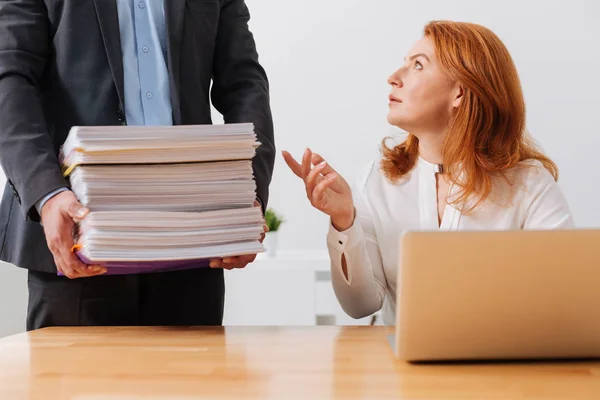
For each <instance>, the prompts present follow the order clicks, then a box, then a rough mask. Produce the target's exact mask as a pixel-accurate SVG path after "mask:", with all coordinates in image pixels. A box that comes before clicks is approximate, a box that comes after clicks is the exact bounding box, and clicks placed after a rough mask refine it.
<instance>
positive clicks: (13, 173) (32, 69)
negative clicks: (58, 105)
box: [0, 0, 68, 221]
mask: <svg viewBox="0 0 600 400" xmlns="http://www.w3.org/2000/svg"><path fill="white" fill-rule="evenodd" d="M0 38H1V40H0V163H1V165H2V169H3V170H4V173H5V174H6V177H7V179H8V183H9V185H10V186H11V187H12V189H13V193H14V194H15V197H16V199H17V200H18V201H19V203H20V206H21V210H22V212H23V216H24V217H25V218H27V219H29V220H33V221H39V214H38V212H37V210H36V208H35V204H36V203H37V202H38V201H39V200H40V199H42V198H43V197H44V196H45V195H47V194H48V193H50V192H52V191H54V190H56V189H58V188H60V187H64V186H68V183H67V182H66V180H65V179H64V178H63V176H62V173H61V169H60V164H59V162H58V157H57V154H56V152H55V150H54V146H53V144H52V138H51V137H50V135H49V133H48V130H47V127H46V123H45V119H44V112H43V109H42V101H41V95H40V93H41V90H42V87H43V84H42V82H43V79H44V73H45V70H46V66H47V61H48V58H49V54H50V45H49V43H50V37H49V24H48V17H47V11H46V8H45V6H44V2H43V1H42V0H12V1H8V0H0Z"/></svg>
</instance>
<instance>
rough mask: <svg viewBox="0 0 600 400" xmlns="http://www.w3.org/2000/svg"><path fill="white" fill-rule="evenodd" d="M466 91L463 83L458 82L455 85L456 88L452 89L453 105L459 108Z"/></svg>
mask: <svg viewBox="0 0 600 400" xmlns="http://www.w3.org/2000/svg"><path fill="white" fill-rule="evenodd" d="M464 94H465V91H464V89H463V87H462V85H461V84H460V83H458V82H456V84H455V85H454V89H452V107H453V108H458V106H460V103H461V101H462V99H463V97H464Z"/></svg>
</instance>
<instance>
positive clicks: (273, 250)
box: [263, 231, 278, 257]
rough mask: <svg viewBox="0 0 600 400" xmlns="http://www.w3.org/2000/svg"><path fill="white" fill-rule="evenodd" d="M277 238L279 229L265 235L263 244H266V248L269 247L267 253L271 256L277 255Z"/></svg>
mask: <svg viewBox="0 0 600 400" xmlns="http://www.w3.org/2000/svg"><path fill="white" fill-rule="evenodd" d="M277 238H278V234H277V231H275V232H267V234H266V236H265V240H264V242H263V245H264V246H265V249H267V254H268V255H269V256H270V257H275V255H276V254H277Z"/></svg>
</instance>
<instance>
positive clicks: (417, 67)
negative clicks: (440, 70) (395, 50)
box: [415, 61, 423, 69]
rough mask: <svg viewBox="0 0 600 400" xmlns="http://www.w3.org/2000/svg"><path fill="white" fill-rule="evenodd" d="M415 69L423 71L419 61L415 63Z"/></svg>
mask: <svg viewBox="0 0 600 400" xmlns="http://www.w3.org/2000/svg"><path fill="white" fill-rule="evenodd" d="M415 69H423V64H421V63H420V62H419V61H415Z"/></svg>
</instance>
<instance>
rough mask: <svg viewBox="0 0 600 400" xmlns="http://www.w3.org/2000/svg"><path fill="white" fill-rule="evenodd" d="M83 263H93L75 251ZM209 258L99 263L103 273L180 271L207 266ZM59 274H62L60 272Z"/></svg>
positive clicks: (126, 273) (124, 273)
mask: <svg viewBox="0 0 600 400" xmlns="http://www.w3.org/2000/svg"><path fill="white" fill-rule="evenodd" d="M75 254H76V255H77V257H79V259H80V260H81V261H82V262H83V263H84V264H88V265H90V264H94V263H93V262H91V261H90V260H88V259H87V258H86V257H85V256H83V255H82V254H81V253H80V252H75ZM209 263H210V259H206V258H204V259H193V260H164V261H125V262H119V261H109V262H105V263H101V264H100V265H102V266H104V267H106V273H105V274H104V275H128V274H144V273H152V272H165V271H180V270H184V269H194V268H205V267H208V265H209ZM58 274H59V275H62V274H61V273H60V272H59V273H58Z"/></svg>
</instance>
